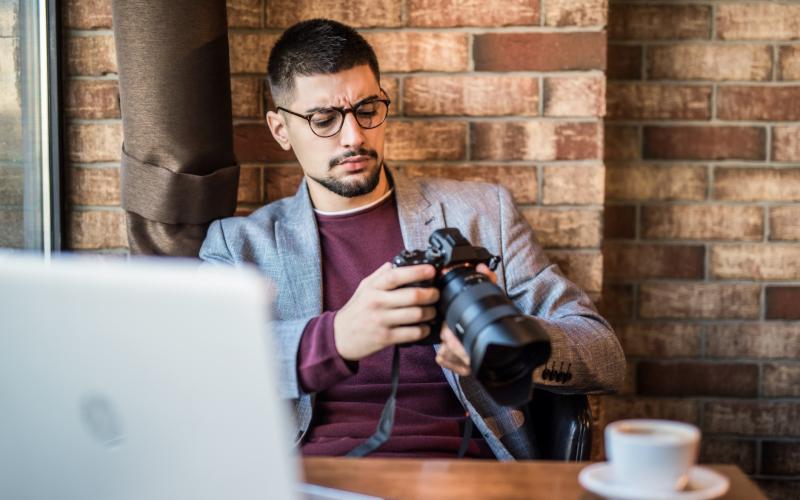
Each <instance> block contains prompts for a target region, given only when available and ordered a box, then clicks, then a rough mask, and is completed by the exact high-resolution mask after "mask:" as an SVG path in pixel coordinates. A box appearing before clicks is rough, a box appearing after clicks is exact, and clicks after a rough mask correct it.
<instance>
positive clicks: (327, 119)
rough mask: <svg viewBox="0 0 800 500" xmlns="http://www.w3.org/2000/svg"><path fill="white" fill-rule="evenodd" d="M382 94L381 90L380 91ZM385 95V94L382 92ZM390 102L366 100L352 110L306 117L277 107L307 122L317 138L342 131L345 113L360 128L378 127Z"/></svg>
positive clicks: (323, 110) (327, 112)
mask: <svg viewBox="0 0 800 500" xmlns="http://www.w3.org/2000/svg"><path fill="white" fill-rule="evenodd" d="M381 91H382V92H383V89H381ZM384 94H385V92H384ZM391 102H392V101H391V100H389V99H367V100H366V101H362V102H360V103H358V104H356V105H355V106H353V107H352V108H349V109H345V108H324V109H320V110H318V111H315V112H313V113H311V114H308V115H303V114H300V113H295V112H294V111H291V110H288V109H286V108H282V107H280V106H278V107H277V109H278V111H286V112H287V113H289V114H291V115H294V116H298V117H300V118H303V119H305V120H306V121H308V126H309V127H311V131H312V132H314V134H315V135H317V136H319V137H333V136H334V135H336V134H338V133H339V131H340V130H342V126H343V125H344V119H345V117H346V116H347V113H353V116H354V117H355V119H356V123H358V125H359V126H360V127H361V128H365V129H371V128H375V127H379V126H380V125H381V124H382V123H383V122H385V121H386V117H387V116H388V115H389V104H390V103H391Z"/></svg>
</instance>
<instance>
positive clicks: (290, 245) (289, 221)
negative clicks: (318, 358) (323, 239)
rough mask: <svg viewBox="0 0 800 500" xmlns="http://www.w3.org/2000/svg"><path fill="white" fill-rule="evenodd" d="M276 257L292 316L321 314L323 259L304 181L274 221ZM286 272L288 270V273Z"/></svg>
mask: <svg viewBox="0 0 800 500" xmlns="http://www.w3.org/2000/svg"><path fill="white" fill-rule="evenodd" d="M275 236H276V242H277V246H278V248H277V250H278V255H279V257H280V260H281V267H282V269H283V270H282V271H281V273H282V275H283V278H284V280H285V285H287V286H282V287H279V290H285V289H288V290H290V292H291V294H292V298H293V299H294V308H293V309H294V312H295V317H297V318H303V317H308V316H315V315H318V314H320V313H321V312H322V258H321V250H320V243H319V231H318V230H317V220H316V218H315V217H314V209H313V208H312V206H311V198H310V197H309V195H308V189H307V188H306V181H305V179H303V181H302V182H301V183H300V188H299V189H298V190H297V193H296V194H295V195H294V197H293V198H292V199H291V201H290V203H289V206H288V207H287V210H286V212H285V216H284V217H283V218H281V219H279V220H278V221H276V222H275ZM288 270H291V272H289V271H288Z"/></svg>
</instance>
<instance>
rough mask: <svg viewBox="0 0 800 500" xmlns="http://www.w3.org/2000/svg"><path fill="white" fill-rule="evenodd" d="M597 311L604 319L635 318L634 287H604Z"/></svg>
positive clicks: (607, 285)
mask: <svg viewBox="0 0 800 500" xmlns="http://www.w3.org/2000/svg"><path fill="white" fill-rule="evenodd" d="M597 310H598V311H600V314H602V315H603V317H604V318H630V317H631V316H633V285H612V284H605V285H604V286H603V296H602V298H601V299H600V301H599V302H598V304H597Z"/></svg>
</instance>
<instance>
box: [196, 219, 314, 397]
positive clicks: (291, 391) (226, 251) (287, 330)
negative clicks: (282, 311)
mask: <svg viewBox="0 0 800 500" xmlns="http://www.w3.org/2000/svg"><path fill="white" fill-rule="evenodd" d="M200 259H201V260H202V261H203V262H204V263H206V264H208V265H215V264H216V265H231V266H240V265H245V263H243V262H242V261H241V260H240V259H238V258H236V256H235V255H234V254H233V252H231V249H230V247H229V246H228V242H227V240H226V238H225V230H224V226H223V220H216V221H214V222H213V223H211V225H210V226H209V228H208V233H207V234H206V239H205V241H203V246H202V247H201V248H200ZM273 317H274V316H273ZM312 318H313V316H309V317H308V318H300V319H291V320H276V319H273V320H272V324H271V327H272V333H273V339H272V340H273V341H272V346H273V347H274V349H275V351H276V353H275V359H276V360H277V362H278V369H279V370H280V372H279V374H280V381H279V385H278V393H279V394H280V396H281V397H282V398H286V399H299V398H300V396H302V395H305V393H304V392H303V390H302V388H301V387H300V382H299V380H298V377H297V356H298V351H299V349H300V339H301V338H302V336H303V330H305V328H306V325H307V324H308V322H309V321H311V319H312Z"/></svg>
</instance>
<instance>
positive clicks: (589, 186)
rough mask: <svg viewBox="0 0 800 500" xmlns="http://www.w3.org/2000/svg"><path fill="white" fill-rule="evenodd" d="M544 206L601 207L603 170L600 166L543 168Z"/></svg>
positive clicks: (603, 180)
mask: <svg viewBox="0 0 800 500" xmlns="http://www.w3.org/2000/svg"><path fill="white" fill-rule="evenodd" d="M543 175H544V178H543V179H542V203H543V204H545V205H602V204H603V199H604V196H603V185H604V183H605V169H604V168H603V166H602V165H558V166H546V167H544V168H543Z"/></svg>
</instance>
